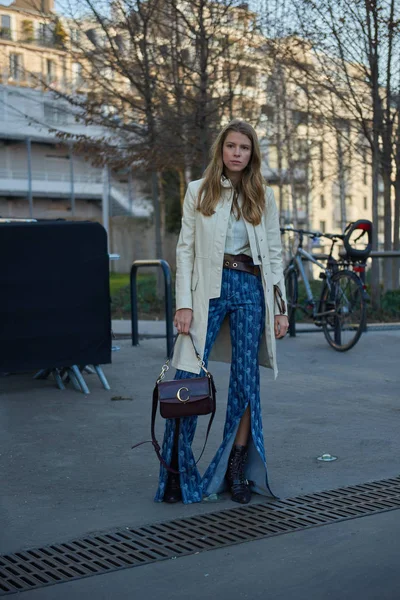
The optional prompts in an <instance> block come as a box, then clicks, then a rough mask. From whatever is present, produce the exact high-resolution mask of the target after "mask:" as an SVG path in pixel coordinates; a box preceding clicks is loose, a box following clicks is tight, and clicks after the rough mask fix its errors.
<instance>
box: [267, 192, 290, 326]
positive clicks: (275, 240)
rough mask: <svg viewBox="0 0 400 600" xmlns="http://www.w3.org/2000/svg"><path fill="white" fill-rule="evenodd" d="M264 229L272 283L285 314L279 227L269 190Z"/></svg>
mask: <svg viewBox="0 0 400 600" xmlns="http://www.w3.org/2000/svg"><path fill="white" fill-rule="evenodd" d="M266 227H267V241H268V249H269V258H270V262H271V270H272V277H273V283H274V284H275V285H278V286H279V289H280V290H281V292H282V298H283V300H284V302H285V305H286V311H285V314H287V300H286V290H285V278H284V275H283V261H282V244H281V232H280V226H279V215H278V209H277V207H276V202H275V198H274V192H273V190H272V189H271V188H267V212H266ZM280 314H281V312H280V310H279V308H278V305H277V303H276V302H275V315H280Z"/></svg>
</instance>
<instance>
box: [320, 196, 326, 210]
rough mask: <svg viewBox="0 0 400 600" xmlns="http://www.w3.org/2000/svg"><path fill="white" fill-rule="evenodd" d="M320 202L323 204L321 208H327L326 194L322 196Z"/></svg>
mask: <svg viewBox="0 0 400 600" xmlns="http://www.w3.org/2000/svg"><path fill="white" fill-rule="evenodd" d="M320 202H321V208H325V207H326V200H325V196H324V194H321V196H320Z"/></svg>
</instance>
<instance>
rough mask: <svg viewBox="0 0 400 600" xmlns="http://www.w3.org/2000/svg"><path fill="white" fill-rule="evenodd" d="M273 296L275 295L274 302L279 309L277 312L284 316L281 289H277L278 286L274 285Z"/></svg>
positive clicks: (284, 307)
mask: <svg viewBox="0 0 400 600" xmlns="http://www.w3.org/2000/svg"><path fill="white" fill-rule="evenodd" d="M274 295H275V302H276V303H277V305H278V308H279V312H280V313H281V315H284V314H285V313H286V303H285V301H284V299H283V296H282V292H281V289H280V287H279V285H276V284H275V285H274Z"/></svg>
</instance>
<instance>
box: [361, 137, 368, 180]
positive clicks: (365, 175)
mask: <svg viewBox="0 0 400 600" xmlns="http://www.w3.org/2000/svg"><path fill="white" fill-rule="evenodd" d="M362 154H363V183H364V185H367V168H368V165H367V149H366V148H365V146H364V147H363V152H362Z"/></svg>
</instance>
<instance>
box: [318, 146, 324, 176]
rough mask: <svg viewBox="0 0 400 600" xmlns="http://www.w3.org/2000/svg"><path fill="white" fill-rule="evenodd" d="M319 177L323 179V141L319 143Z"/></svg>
mask: <svg viewBox="0 0 400 600" xmlns="http://www.w3.org/2000/svg"><path fill="white" fill-rule="evenodd" d="M319 179H320V181H323V180H324V179H325V173H324V143H323V142H320V145H319Z"/></svg>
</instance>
